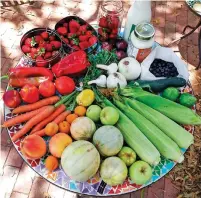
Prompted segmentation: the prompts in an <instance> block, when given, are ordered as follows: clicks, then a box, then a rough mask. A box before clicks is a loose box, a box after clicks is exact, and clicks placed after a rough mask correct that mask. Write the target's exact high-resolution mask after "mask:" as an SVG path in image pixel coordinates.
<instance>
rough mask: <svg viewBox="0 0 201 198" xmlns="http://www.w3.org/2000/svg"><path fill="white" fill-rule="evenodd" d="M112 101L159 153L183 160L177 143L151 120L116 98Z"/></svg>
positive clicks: (174, 159)
mask: <svg viewBox="0 0 201 198" xmlns="http://www.w3.org/2000/svg"><path fill="white" fill-rule="evenodd" d="M114 103H115V105H116V106H117V107H118V108H119V109H120V110H121V111H122V112H123V113H124V114H125V115H126V116H128V118H129V119H130V120H131V121H132V122H133V123H134V124H135V125H136V126H137V127H138V128H139V129H140V131H142V133H143V134H144V135H145V136H146V137H147V138H148V139H149V140H150V141H151V142H152V143H153V145H154V146H155V147H156V148H157V149H158V151H159V152H160V153H161V155H163V156H164V157H166V158H167V159H171V160H173V161H176V162H179V163H181V162H182V161H183V160H184V156H183V154H182V152H181V150H180V149H179V147H178V145H177V144H176V143H175V142H174V141H173V140H172V139H170V138H169V137H168V136H167V135H166V134H165V133H163V132H162V131H161V130H160V129H159V128H158V127H156V126H155V125H154V124H153V123H152V122H150V121H149V120H147V119H146V118H145V117H144V116H142V115H141V114H139V113H138V112H137V111H135V110H134V109H132V108H131V107H129V106H128V105H124V104H123V103H122V102H120V101H118V100H114Z"/></svg>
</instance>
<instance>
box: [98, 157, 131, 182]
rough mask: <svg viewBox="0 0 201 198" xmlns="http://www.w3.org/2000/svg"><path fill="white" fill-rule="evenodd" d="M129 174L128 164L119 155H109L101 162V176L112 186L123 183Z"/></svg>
mask: <svg viewBox="0 0 201 198" xmlns="http://www.w3.org/2000/svg"><path fill="white" fill-rule="evenodd" d="M127 174H128V169H127V167H126V164H125V163H124V162H123V161H122V160H121V159H119V158H118V157H108V158H107V159H105V160H104V161H103V163H102V164H101V168H100V176H101V178H102V180H103V181H104V182H105V183H106V184H108V185H110V186H116V185H118V184H122V183H123V182H124V181H125V179H126V177H127Z"/></svg>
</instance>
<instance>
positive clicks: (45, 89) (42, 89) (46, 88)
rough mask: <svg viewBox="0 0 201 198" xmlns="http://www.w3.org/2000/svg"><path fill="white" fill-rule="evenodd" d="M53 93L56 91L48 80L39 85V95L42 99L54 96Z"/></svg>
mask: <svg viewBox="0 0 201 198" xmlns="http://www.w3.org/2000/svg"><path fill="white" fill-rule="evenodd" d="M55 91H56V88H55V85H54V83H53V82H52V81H50V80H47V81H44V82H42V83H41V84H40V85H39V93H40V94H41V95H42V96H43V97H50V96H53V95H54V94H55Z"/></svg>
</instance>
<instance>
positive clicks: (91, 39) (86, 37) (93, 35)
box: [55, 16, 98, 53]
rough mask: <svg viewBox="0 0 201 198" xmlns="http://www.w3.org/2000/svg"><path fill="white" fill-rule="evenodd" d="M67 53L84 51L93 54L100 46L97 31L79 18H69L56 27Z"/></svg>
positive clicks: (62, 20)
mask: <svg viewBox="0 0 201 198" xmlns="http://www.w3.org/2000/svg"><path fill="white" fill-rule="evenodd" d="M55 30H56V31H57V33H58V34H59V35H60V37H61V40H62V42H63V48H64V51H65V52H66V53H71V52H73V51H77V50H84V51H85V52H86V53H91V52H92V51H94V50H95V49H96V48H97V46H98V35H97V32H96V31H95V29H94V28H93V27H92V26H91V25H90V24H88V23H87V22H86V21H84V20H83V19H81V18H79V17H77V16H68V17H65V18H63V19H61V20H60V21H59V22H57V24H56V25H55Z"/></svg>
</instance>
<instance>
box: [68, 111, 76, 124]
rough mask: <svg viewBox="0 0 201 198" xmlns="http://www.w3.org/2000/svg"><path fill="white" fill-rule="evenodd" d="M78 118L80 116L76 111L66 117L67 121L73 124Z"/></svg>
mask: <svg viewBox="0 0 201 198" xmlns="http://www.w3.org/2000/svg"><path fill="white" fill-rule="evenodd" d="M76 118H78V116H77V115H76V114H74V113H72V114H69V115H68V116H67V117H66V121H67V122H68V123H69V124H71V123H72V122H73V121H74V120H75V119H76Z"/></svg>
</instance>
